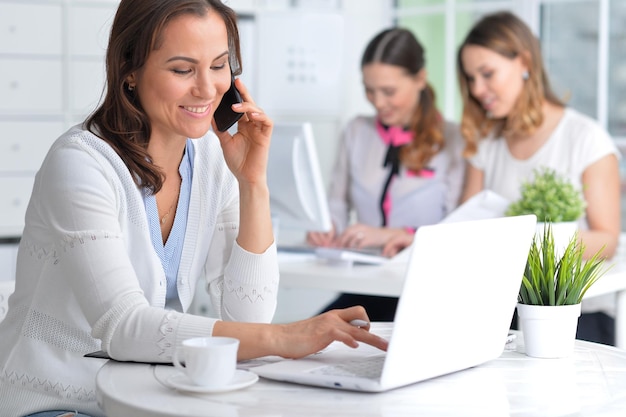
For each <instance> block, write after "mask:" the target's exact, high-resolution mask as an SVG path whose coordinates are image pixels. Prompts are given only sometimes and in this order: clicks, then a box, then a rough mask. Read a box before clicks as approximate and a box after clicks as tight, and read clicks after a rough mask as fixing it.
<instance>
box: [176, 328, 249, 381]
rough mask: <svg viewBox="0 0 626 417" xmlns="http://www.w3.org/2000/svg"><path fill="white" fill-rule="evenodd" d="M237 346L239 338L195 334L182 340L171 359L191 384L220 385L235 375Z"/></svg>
mask: <svg viewBox="0 0 626 417" xmlns="http://www.w3.org/2000/svg"><path fill="white" fill-rule="evenodd" d="M238 349H239V340H238V339H235V338H232V337H218V336H214V337H213V336H212V337H195V338H192V339H187V340H184V341H183V342H182V344H181V345H180V346H179V347H178V348H177V349H176V351H175V352H174V357H173V362H174V366H175V367H176V368H178V369H180V370H181V371H183V372H184V373H185V374H186V375H187V377H188V378H189V379H190V380H191V381H192V382H193V383H194V384H196V385H198V386H203V387H207V388H220V387H223V386H225V385H228V384H229V383H230V381H232V379H233V376H234V375H235V370H236V369H237V350H238Z"/></svg>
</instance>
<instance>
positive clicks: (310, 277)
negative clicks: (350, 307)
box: [280, 236, 626, 349]
mask: <svg viewBox="0 0 626 417" xmlns="http://www.w3.org/2000/svg"><path fill="white" fill-rule="evenodd" d="M610 263H611V264H613V266H612V267H611V268H610V269H609V271H608V272H607V273H606V274H605V275H604V276H602V277H601V278H600V280H598V281H597V282H596V283H595V284H594V285H593V286H591V288H590V289H589V290H588V291H587V293H586V294H585V298H591V297H596V296H599V295H604V294H611V293H614V294H615V296H616V300H617V303H616V346H618V347H620V348H622V349H626V236H623V237H622V244H621V245H620V249H619V251H618V253H617V254H616V255H615V257H614V258H613V260H611V261H610ZM406 267H407V264H406V262H390V263H387V264H383V265H353V266H337V265H333V264H329V263H328V262H326V261H324V260H318V259H314V258H308V259H303V258H301V259H298V258H292V260H290V258H288V257H283V258H280V285H281V286H283V287H286V288H314V289H321V290H329V291H337V292H348V293H357V294H367V295H380V296H391V297H398V296H399V295H400V294H401V292H402V287H403V284H404V274H405V270H406Z"/></svg>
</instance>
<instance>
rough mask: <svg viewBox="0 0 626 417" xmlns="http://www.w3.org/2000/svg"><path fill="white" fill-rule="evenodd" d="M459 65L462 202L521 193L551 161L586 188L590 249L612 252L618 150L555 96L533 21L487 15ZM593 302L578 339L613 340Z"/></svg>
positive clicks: (584, 224)
mask: <svg viewBox="0 0 626 417" xmlns="http://www.w3.org/2000/svg"><path fill="white" fill-rule="evenodd" d="M457 65H458V77H459V83H460V89H461V96H462V99H463V116H462V121H461V131H462V133H463V136H464V138H465V141H466V147H465V155H466V157H468V159H469V165H468V170H467V176H466V183H465V188H464V190H463V195H462V201H466V200H467V199H469V198H470V197H472V196H473V195H475V194H476V193H478V192H479V191H481V190H492V191H494V192H496V193H498V194H500V195H502V196H504V197H506V198H508V199H509V200H510V201H514V200H517V199H518V198H519V197H520V186H521V184H522V182H523V181H526V180H529V179H531V178H532V174H533V170H535V169H536V168H540V167H548V168H552V169H554V170H556V172H558V173H559V174H561V175H563V176H565V177H566V178H568V179H569V180H570V181H571V182H572V183H573V184H574V185H575V186H576V187H577V188H578V189H580V190H582V192H583V195H584V198H585V201H586V203H587V209H586V216H585V218H584V219H582V221H581V225H580V228H581V231H580V238H581V240H582V242H583V243H584V244H585V246H586V252H585V254H586V255H590V254H593V253H595V252H597V251H598V250H600V249H601V248H602V247H603V246H604V247H605V249H604V254H605V256H607V257H611V256H613V255H614V254H615V250H616V248H617V243H618V238H619V234H620V228H621V226H620V177H619V169H618V159H619V158H620V155H619V152H618V150H617V148H616V147H615V145H614V143H613V141H612V140H611V138H610V136H609V135H608V133H607V132H606V131H605V130H604V129H602V127H601V126H600V125H599V124H598V123H597V122H596V121H595V120H593V119H591V118H590V117H588V116H585V115H583V114H581V113H579V112H578V111H576V110H574V109H572V108H568V107H566V106H565V105H564V104H563V103H562V102H561V101H560V100H559V99H558V98H557V97H556V95H555V94H554V92H553V91H552V89H551V87H550V83H549V81H548V76H547V74H546V71H545V69H544V66H543V61H542V57H541V52H540V45H539V40H538V39H537V38H536V37H535V36H534V35H533V33H532V32H531V30H530V28H529V27H528V26H527V25H526V24H525V23H524V22H523V21H521V20H520V19H519V18H518V17H517V16H515V15H514V14H512V13H509V12H498V13H494V14H491V15H488V16H485V17H484V18H483V19H481V20H480V21H479V22H477V23H476V25H475V26H474V27H473V28H472V29H471V30H470V32H469V34H468V35H467V36H466V38H465V40H464V41H463V43H462V44H461V46H460V48H459V51H458V60H457ZM589 301H590V302H589V303H587V304H585V303H583V311H585V310H587V311H590V310H591V311H593V312H594V313H595V314H594V315H588V314H583V316H584V317H582V318H581V322H580V325H579V327H578V329H579V338H584V339H587V340H593V341H601V342H604V343H609V344H613V340H614V334H613V332H614V329H613V327H614V325H613V321H612V318H611V317H610V315H607V314H606V313H607V312H608V313H609V314H610V313H611V309H610V308H608V309H607V306H606V303H605V302H602V301H601V300H599V305H595V306H594V305H592V303H593V302H594V301H595V300H589Z"/></svg>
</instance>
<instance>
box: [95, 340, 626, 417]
mask: <svg viewBox="0 0 626 417" xmlns="http://www.w3.org/2000/svg"><path fill="white" fill-rule="evenodd" d="M462 348H463V343H462V342H459V349H462ZM523 349H524V347H523V337H522V336H521V335H520V336H518V339H517V341H516V342H515V345H513V346H510V347H508V348H507V349H506V350H505V351H504V352H503V354H502V355H501V357H500V358H498V359H496V360H493V361H490V362H488V363H486V364H483V365H481V366H478V367H475V368H472V369H468V370H465V371H461V372H457V373H454V374H450V375H446V376H442V377H439V378H434V379H432V380H429V381H425V382H420V383H417V384H413V385H409V386H407V387H403V388H399V389H395V390H391V391H388V392H386V393H380V394H371V393H358V392H350V391H339V390H332V389H326V388H315V387H308V386H300V385H295V384H289V383H281V382H274V381H269V380H265V379H263V378H261V379H260V380H259V381H258V382H257V383H256V384H254V385H252V386H250V387H247V388H244V389H241V390H238V391H231V392H226V393H220V394H190V393H184V392H178V391H176V390H172V389H170V388H167V387H166V386H164V385H163V384H162V383H160V382H159V381H158V379H157V378H156V377H155V374H156V376H159V377H160V378H163V377H166V376H167V375H168V374H169V373H172V372H176V370H175V369H174V368H173V367H171V366H167V365H157V366H155V365H147V364H134V363H120V362H114V361H109V362H108V363H107V364H106V365H105V366H104V367H103V368H102V369H101V370H100V372H99V373H98V376H97V395H98V402H99V404H100V407H101V408H102V409H103V410H104V411H105V413H106V415H107V417H128V416H133V417H144V416H145V417H148V416H149V417H155V416H177V417H180V416H188V417H211V416H216V417H217V416H219V417H229V416H286V417H287V416H289V417H298V416H322V415H323V416H342V417H344V416H360V417H361V416H393V417H402V416H411V417H413V416H416V415H424V416H455V417H457V416H477V417H478V416H480V417H485V416H525V417H531V416H541V417H550V416H573V415H575V416H577V417H580V416H593V417H598V416H623V415H626V411H625V410H626V351H624V350H620V349H617V348H613V347H609V346H604V345H599V344H595V343H588V342H581V341H577V342H576V347H575V351H574V354H573V355H572V356H571V357H569V358H565V359H534V358H530V357H527V356H526V355H525V354H524V353H523ZM253 364H254V362H252V363H244V364H242V365H243V366H252V365H253Z"/></svg>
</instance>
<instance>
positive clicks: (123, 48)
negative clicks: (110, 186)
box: [86, 0, 241, 193]
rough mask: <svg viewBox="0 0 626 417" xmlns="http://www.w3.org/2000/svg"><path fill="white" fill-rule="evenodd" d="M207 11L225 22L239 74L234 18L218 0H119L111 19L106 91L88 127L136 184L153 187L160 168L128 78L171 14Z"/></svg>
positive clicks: (156, 44) (143, 60) (160, 177)
mask: <svg viewBox="0 0 626 417" xmlns="http://www.w3.org/2000/svg"><path fill="white" fill-rule="evenodd" d="M209 11H214V12H217V13H218V14H219V15H220V16H221V17H222V19H223V20H224V23H225V24H226V30H227V33H228V50H229V54H230V56H229V63H230V68H231V71H232V72H233V74H235V75H238V74H240V73H241V51H240V48H239V34H238V31H237V18H236V14H235V12H234V11H233V10H232V9H230V8H229V7H227V6H225V5H224V4H223V3H222V2H221V0H122V1H121V2H120V5H119V8H118V9H117V13H116V15H115V19H114V20H113V26H112V28H111V34H110V37H109V46H108V49H107V53H106V74H107V88H106V93H105V96H104V99H103V101H102V104H101V105H100V106H99V107H98V108H97V109H96V110H95V111H94V113H93V114H92V115H91V116H90V117H89V118H88V119H87V121H86V127H87V129H89V130H90V131H91V132H93V133H94V134H96V135H98V136H99V137H100V138H102V140H104V141H105V142H107V143H108V144H109V145H111V147H112V148H113V149H114V150H115V152H117V154H118V155H119V156H120V158H122V160H123V161H124V163H125V164H126V166H127V167H128V169H129V170H130V172H131V173H132V174H133V177H134V178H135V182H136V183H137V185H138V186H141V187H145V188H148V189H149V190H150V191H151V192H153V193H156V192H158V191H159V190H160V189H161V186H162V184H163V173H162V171H161V169H160V168H159V167H157V166H156V165H154V164H153V163H152V161H151V159H150V156H149V155H148V153H147V146H148V141H149V140H150V134H151V132H152V127H151V124H150V120H149V118H148V116H147V115H146V112H145V111H144V109H143V108H142V106H141V104H140V103H139V99H138V98H137V96H136V94H135V92H134V91H131V90H130V89H129V88H128V87H129V86H128V84H127V82H126V80H127V78H128V77H129V76H130V75H131V74H132V73H133V72H135V71H138V70H139V69H141V68H142V67H143V66H144V64H145V63H146V61H147V59H148V56H149V55H150V53H151V52H152V51H153V50H156V49H158V48H159V47H160V45H161V42H162V34H163V30H164V29H165V27H166V26H167V24H168V23H169V22H170V21H171V20H172V19H174V18H175V17H178V16H181V15H186V14H191V15H196V16H200V17H203V16H206V14H207V13H208V12H209Z"/></svg>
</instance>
